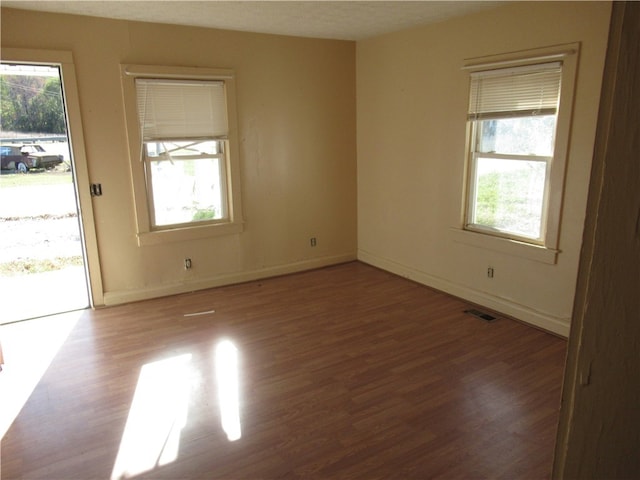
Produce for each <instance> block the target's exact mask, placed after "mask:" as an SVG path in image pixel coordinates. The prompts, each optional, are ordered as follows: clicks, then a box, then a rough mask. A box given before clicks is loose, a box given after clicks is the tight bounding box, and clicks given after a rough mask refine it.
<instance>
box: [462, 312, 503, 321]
mask: <svg viewBox="0 0 640 480" xmlns="http://www.w3.org/2000/svg"><path fill="white" fill-rule="evenodd" d="M464 313H468V314H469V315H473V316H474V317H478V318H480V319H482V320H484V321H486V322H492V321H494V320H495V319H496V317H494V316H493V315H489V314H488V313H486V312H481V311H480V310H474V309H470V310H465V311H464Z"/></svg>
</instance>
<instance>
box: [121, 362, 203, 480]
mask: <svg viewBox="0 0 640 480" xmlns="http://www.w3.org/2000/svg"><path fill="white" fill-rule="evenodd" d="M191 379H192V366H191V354H184V355H178V356H175V357H171V358H167V359H165V360H159V361H157V362H153V363H147V364H146V365H143V366H142V368H141V369H140V376H139V378H138V384H137V386H136V391H135V393H134V396H133V401H132V402H131V408H130V410H129V416H128V418H127V423H126V425H125V429H124V433H123V434H122V440H121V442H120V449H119V450H118V455H117V457H116V461H115V464H114V466H113V471H112V473H111V480H119V479H124V478H131V477H134V476H136V475H139V474H141V473H144V472H148V471H150V470H153V469H154V468H156V467H161V466H163V465H167V464H169V463H171V462H173V461H175V460H176V458H178V452H179V448H180V434H181V431H182V429H183V428H184V426H185V425H186V423H187V414H188V409H189V397H190V394H191V386H192V385H191V383H192V382H191Z"/></svg>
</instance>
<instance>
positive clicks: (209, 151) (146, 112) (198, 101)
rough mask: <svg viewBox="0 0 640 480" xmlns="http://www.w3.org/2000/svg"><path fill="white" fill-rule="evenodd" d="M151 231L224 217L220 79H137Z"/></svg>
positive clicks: (225, 129) (224, 111)
mask: <svg viewBox="0 0 640 480" xmlns="http://www.w3.org/2000/svg"><path fill="white" fill-rule="evenodd" d="M136 93H137V100H138V102H137V103H138V119H139V121H140V131H141V135H142V141H143V149H142V155H143V158H144V163H145V173H146V179H147V189H148V192H149V199H148V200H149V212H150V217H151V218H150V219H151V227H152V228H153V229H157V228H166V227H169V226H176V227H180V226H182V225H184V224H189V223H196V222H213V221H226V220H227V219H228V212H227V202H226V196H227V193H226V180H225V179H226V168H225V150H226V140H227V136H228V133H229V128H228V123H227V102H226V95H225V89H224V82H218V81H192V80H157V79H137V80H136Z"/></svg>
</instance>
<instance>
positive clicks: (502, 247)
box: [451, 228, 559, 265]
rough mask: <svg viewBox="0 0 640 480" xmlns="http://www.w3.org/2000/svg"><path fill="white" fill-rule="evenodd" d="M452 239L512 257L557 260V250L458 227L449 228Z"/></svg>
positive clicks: (552, 263)
mask: <svg viewBox="0 0 640 480" xmlns="http://www.w3.org/2000/svg"><path fill="white" fill-rule="evenodd" d="M451 232H452V234H453V239H454V241H456V242H458V243H464V244H465V245H471V246H474V247H478V248H484V249H487V250H493V251H495V252H499V253H504V254H505V255H511V256H514V257H520V258H525V259H527V260H533V261H536V262H542V263H547V264H549V265H555V263H556V262H557V260H558V253H559V250H554V249H552V248H547V247H542V246H538V245H531V244H528V243H524V242H518V241H516V240H510V239H508V238H500V237H494V236H491V235H487V234H484V233H477V232H471V231H468V230H461V229H459V228H451Z"/></svg>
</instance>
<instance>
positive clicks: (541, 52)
mask: <svg viewBox="0 0 640 480" xmlns="http://www.w3.org/2000/svg"><path fill="white" fill-rule="evenodd" d="M579 49H580V44H579V43H572V44H567V45H560V46H555V47H548V48H540V49H535V50H529V51H527V52H518V53H513V54H502V55H493V56H490V57H482V58H475V59H469V60H467V61H466V63H465V65H464V67H463V70H466V71H468V72H476V71H483V70H488V69H492V68H495V69H497V68H509V67H516V66H524V65H535V64H543V63H548V62H550V61H561V62H562V80H561V82H562V83H561V94H560V103H559V105H558V116H557V123H556V139H555V148H554V156H553V162H552V164H551V168H550V171H549V175H548V178H547V181H548V182H549V189H548V192H549V194H548V197H547V198H546V209H545V211H544V212H543V215H546V216H547V217H546V231H545V233H544V236H543V241H542V242H541V244H536V243H535V242H528V241H525V240H523V239H515V238H509V237H508V236H502V235H496V234H494V233H493V232H489V231H482V230H480V229H468V228H466V226H465V224H466V218H467V208H468V203H469V202H468V199H469V195H471V193H472V192H470V190H469V189H470V185H471V183H472V182H470V180H469V175H471V174H473V172H472V171H471V170H472V168H471V154H472V152H471V151H472V149H471V148H470V147H471V142H472V141H473V138H474V137H473V131H472V130H473V125H472V122H467V133H466V135H467V137H466V138H467V141H466V145H465V156H466V161H465V173H464V178H463V182H464V187H463V198H462V199H461V209H460V217H459V221H458V226H457V227H455V228H454V229H453V230H455V231H456V232H455V234H454V239H455V240H456V241H457V242H462V243H465V244H469V245H473V246H476V247H480V248H486V249H489V250H494V251H500V252H503V253H506V254H510V255H516V256H520V257H523V258H528V259H531V260H536V261H541V262H544V263H556V262H557V255H558V253H560V251H559V250H558V247H559V240H560V222H561V216H562V203H563V196H564V183H565V182H564V177H565V172H566V164H567V156H568V151H569V143H570V131H571V121H572V119H571V117H572V111H573V101H574V92H575V83H576V74H577V65H578V55H579ZM468 92H469V89H468V88H467V95H468Z"/></svg>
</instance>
